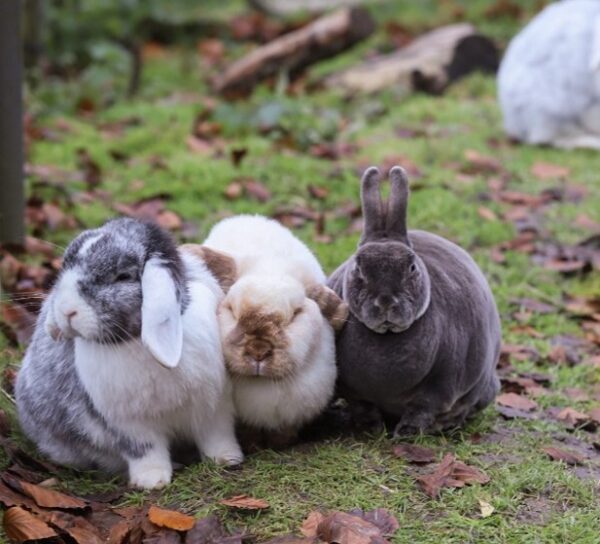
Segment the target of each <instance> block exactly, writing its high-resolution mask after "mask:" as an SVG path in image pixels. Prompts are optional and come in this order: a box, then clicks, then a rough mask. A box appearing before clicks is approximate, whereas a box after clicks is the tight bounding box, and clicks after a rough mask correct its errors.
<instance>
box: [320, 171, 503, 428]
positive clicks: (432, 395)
mask: <svg viewBox="0 0 600 544" xmlns="http://www.w3.org/2000/svg"><path fill="white" fill-rule="evenodd" d="M369 172H371V169H370V170H369V171H367V174H369ZM390 177H391V181H392V190H391V193H390V199H391V200H392V202H390V203H389V205H388V211H387V212H386V214H387V217H379V218H376V219H377V223H376V225H375V228H373V225H371V224H370V220H371V218H372V217H373V216H372V215H367V214H365V222H366V224H365V233H369V234H368V235H367V236H363V238H362V239H361V242H360V243H359V247H358V251H357V252H356V254H355V255H353V256H352V257H350V258H349V259H348V260H347V261H346V262H345V263H343V264H342V265H341V266H340V267H339V268H338V269H337V270H336V271H335V272H334V273H333V274H332V276H331V277H330V278H329V281H328V285H329V286H330V287H331V288H333V289H334V290H335V291H336V292H337V293H338V295H340V296H341V297H342V298H343V299H344V300H345V301H346V302H347V303H348V305H349V307H350V316H349V318H348V322H347V323H346V326H345V327H344V329H343V330H342V331H341V333H340V335H339V337H338V341H337V361H338V372H339V374H338V380H339V389H340V392H341V394H342V395H343V396H345V397H347V398H348V399H351V400H352V399H354V400H360V401H368V402H370V403H372V404H374V405H376V406H378V407H379V408H380V409H381V410H382V411H383V413H384V414H385V415H386V416H389V417H392V418H393V419H394V421H397V422H398V424H397V427H396V430H397V432H399V433H406V432H415V431H416V432H419V431H438V430H443V429H449V428H453V427H457V426H459V425H461V424H462V423H463V422H464V420H465V419H466V418H467V417H468V416H470V415H472V414H473V413H474V412H476V411H477V410H480V409H482V408H483V407H485V406H486V405H487V404H489V403H490V402H491V401H492V400H493V399H494V397H495V395H496V393H497V392H498V389H499V381H498V377H497V376H496V373H495V368H496V363H497V360H498V355H499V350H500V341H501V336H500V319H499V316H498V311H497V309H496V304H495V302H494V298H493V295H492V293H491V290H490V288H489V285H488V284H487V281H486V279H485V277H484V276H483V274H482V272H481V270H480V269H479V268H478V266H477V265H476V264H475V262H474V261H473V259H472V258H471V257H470V256H469V254H468V253H467V252H465V251H464V250H463V249H461V248H460V247H458V246H457V245H455V244H453V243H452V242H449V241H448V240H446V239H444V238H441V237H439V236H436V235H434V234H431V233H428V232H424V231H408V234H406V232H407V231H406V207H407V198H408V187H407V180H406V175H405V174H404V171H403V170H402V169H401V168H399V167H395V168H394V169H392V171H391V172H390ZM365 179H366V180H368V182H369V183H371V184H372V183H373V179H374V176H373V174H372V173H370V174H369V175H368V176H367V175H365V178H363V208H364V207H365V205H366V206H367V207H368V206H370V205H371V204H372V202H373V201H375V202H376V200H375V196H376V195H375V192H374V191H372V190H371V188H369V190H368V191H365V187H364V185H365V181H364V180H365ZM365 193H367V195H368V196H367V198H368V199H369V200H368V201H367V202H365V196H364V195H365ZM377 193H379V188H377ZM382 209H383V208H382ZM381 224H385V225H386V229H385V231H384V232H381V231H380V230H379V226H380V225H381ZM378 230H379V232H380V235H379V236H374V235H373V233H374V232H377V231H378ZM428 301H429V302H428Z"/></svg>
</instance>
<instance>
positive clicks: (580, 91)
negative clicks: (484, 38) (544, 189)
mask: <svg viewBox="0 0 600 544" xmlns="http://www.w3.org/2000/svg"><path fill="white" fill-rule="evenodd" d="M599 18H600V2H597V1H595V0H565V1H562V2H558V3H555V4H552V5H550V6H548V7H547V8H545V9H544V10H543V11H542V12H541V13H540V14H539V15H538V16H536V17H535V18H534V19H533V20H532V21H531V22H530V23H529V24H528V25H527V26H526V27H525V28H524V29H523V30H522V31H521V32H520V33H519V34H518V35H517V36H516V37H515V38H514V39H513V40H512V42H511V43H510V45H509V47H508V49H507V51H506V54H505V56H504V59H503V60H502V63H501V66H500V70H499V73H498V95H499V100H500V105H501V108H502V112H503V116H504V125H505V129H506V131H507V132H508V134H509V135H510V136H513V137H515V138H518V139H522V140H525V141H528V142H530V143H548V142H551V141H553V140H554V139H556V138H557V137H558V136H560V135H561V134H562V133H567V134H568V132H569V131H570V130H572V129H573V127H574V126H576V125H578V124H579V123H580V122H581V121H582V118H583V117H585V116H586V114H587V112H588V111H589V110H590V109H592V110H593V109H594V107H595V104H596V103H597V102H598V101H600V77H599V75H600V74H599V72H598V66H597V63H596V65H595V66H594V58H597V57H598V55H600V42H599V41H598V36H597V34H598V31H599V30H600V19H599ZM596 128H597V129H598V130H600V126H597V127H596Z"/></svg>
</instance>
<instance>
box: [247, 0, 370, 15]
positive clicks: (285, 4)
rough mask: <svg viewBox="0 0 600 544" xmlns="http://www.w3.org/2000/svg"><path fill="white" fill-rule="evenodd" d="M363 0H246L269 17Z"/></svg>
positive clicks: (328, 9) (319, 10)
mask: <svg viewBox="0 0 600 544" xmlns="http://www.w3.org/2000/svg"><path fill="white" fill-rule="evenodd" d="M363 3H365V0H248V4H250V6H251V7H253V8H254V9H255V10H257V11H260V12H261V13H264V14H266V15H270V16H271V17H290V16H293V15H295V14H297V13H323V12H325V11H331V10H332V9H335V8H345V7H351V6H358V5H359V4H363Z"/></svg>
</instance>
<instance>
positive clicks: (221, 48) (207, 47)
mask: <svg viewBox="0 0 600 544" xmlns="http://www.w3.org/2000/svg"><path fill="white" fill-rule="evenodd" d="M196 50H197V51H198V54H199V55H200V57H201V58H202V60H204V61H205V62H206V63H207V64H209V65H213V64H218V63H219V62H221V61H222V60H223V58H224V57H225V45H224V44H223V42H222V41H221V40H218V39H217V38H205V39H204V40H200V41H199V42H198V43H197V44H196Z"/></svg>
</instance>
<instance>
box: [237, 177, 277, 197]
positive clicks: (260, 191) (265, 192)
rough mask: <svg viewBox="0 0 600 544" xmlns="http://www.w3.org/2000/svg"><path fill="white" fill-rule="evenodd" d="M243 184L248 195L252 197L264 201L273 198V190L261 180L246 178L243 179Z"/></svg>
mask: <svg viewBox="0 0 600 544" xmlns="http://www.w3.org/2000/svg"><path fill="white" fill-rule="evenodd" d="M243 185H244V191H245V193H246V195H248V196H249V197H250V198H253V199H254V200H257V201H258V202H263V203H264V202H268V201H269V200H271V191H269V189H268V188H267V187H266V186H265V185H264V184H262V183H261V182H260V181H256V180H255V179H246V180H244V181H243Z"/></svg>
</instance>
